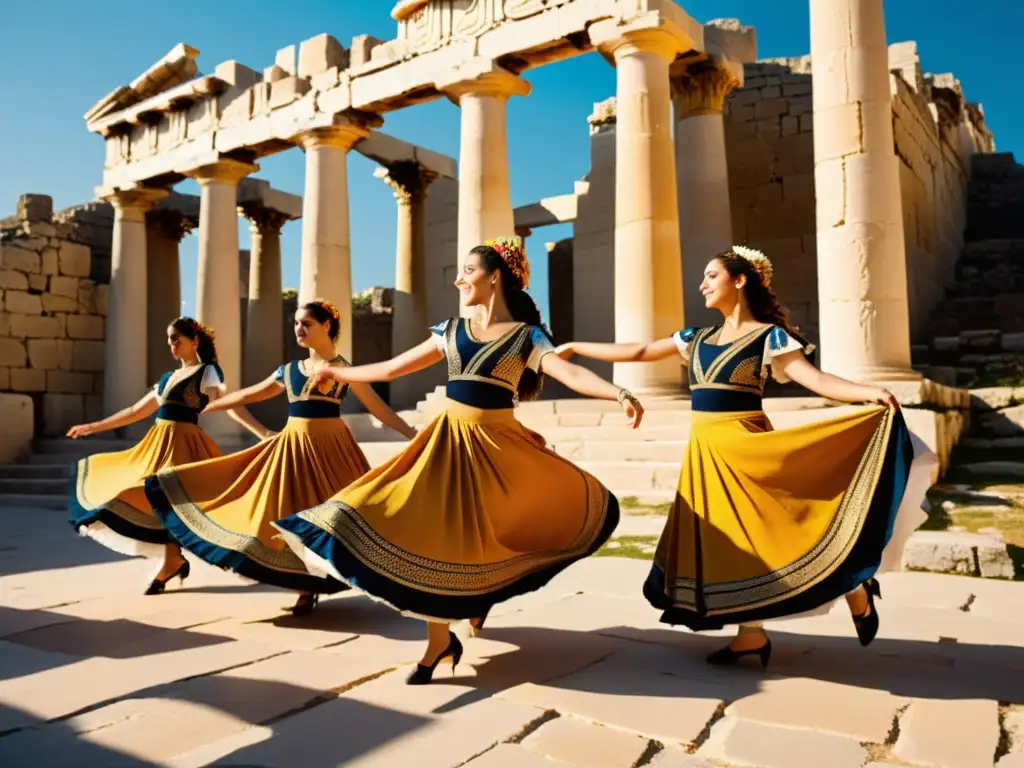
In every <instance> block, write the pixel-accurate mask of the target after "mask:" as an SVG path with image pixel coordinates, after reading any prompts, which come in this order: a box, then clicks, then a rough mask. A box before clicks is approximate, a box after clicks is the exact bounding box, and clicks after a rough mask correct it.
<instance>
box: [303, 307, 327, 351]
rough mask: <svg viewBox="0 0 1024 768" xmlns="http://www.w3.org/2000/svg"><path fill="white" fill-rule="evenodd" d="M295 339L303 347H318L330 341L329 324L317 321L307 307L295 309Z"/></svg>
mask: <svg viewBox="0 0 1024 768" xmlns="http://www.w3.org/2000/svg"><path fill="white" fill-rule="evenodd" d="M295 341H297V342H298V344H299V346H300V347H302V348H303V349H309V348H311V347H320V346H324V345H326V344H330V343H331V324H330V321H328V322H326V323H320V322H317V319H316V318H315V317H313V313H312V312H310V311H309V310H308V309H302V308H299V309H297V310H296V311H295Z"/></svg>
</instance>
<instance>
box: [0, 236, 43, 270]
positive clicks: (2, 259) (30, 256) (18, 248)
mask: <svg viewBox="0 0 1024 768" xmlns="http://www.w3.org/2000/svg"><path fill="white" fill-rule="evenodd" d="M42 266H43V265H42V259H40V258H39V254H38V253H36V252H35V251H33V250H30V249H28V248H26V247H24V243H23V242H22V241H15V242H8V243H0V269H3V270H9V269H16V270H18V271H19V272H28V273H33V274H38V273H39V272H40V270H41V269H42Z"/></svg>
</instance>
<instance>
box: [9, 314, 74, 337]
mask: <svg viewBox="0 0 1024 768" xmlns="http://www.w3.org/2000/svg"><path fill="white" fill-rule="evenodd" d="M9 317H10V323H11V326H10V335H11V336H14V337H16V338H19V339H59V338H61V337H62V336H64V324H63V323H62V322H61V318H59V317H43V316H41V315H15V314H10V315H9Z"/></svg>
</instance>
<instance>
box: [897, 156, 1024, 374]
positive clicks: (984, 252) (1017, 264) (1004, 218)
mask: <svg viewBox="0 0 1024 768" xmlns="http://www.w3.org/2000/svg"><path fill="white" fill-rule="evenodd" d="M965 240H966V242H965V244H964V249H963V252H962V255H961V258H960V260H959V262H958V263H957V265H956V281H955V283H954V284H953V285H952V286H951V287H950V288H949V289H948V291H947V292H946V297H945V299H943V300H942V301H941V302H939V304H938V305H937V306H936V307H935V309H934V310H933V311H932V314H931V317H930V319H929V322H928V324H927V327H926V330H925V333H924V336H923V337H922V338H921V339H920V340H919V341H918V343H916V344H915V345H914V347H913V359H914V367H915V368H917V369H918V370H920V371H921V372H922V373H924V374H925V376H927V377H928V378H930V379H932V380H933V381H939V382H942V383H944V384H948V385H951V386H959V387H990V386H997V385H1006V384H1008V385H1011V386H1012V385H1013V384H1015V383H1018V382H1021V381H1022V380H1024V166H1021V165H1018V164H1017V163H1016V161H1015V160H1014V157H1013V155H1012V154H1009V153H1004V154H997V155H983V156H978V157H975V159H974V163H973V166H972V178H971V183H970V188H969V192H968V210H967V229H966V232H965Z"/></svg>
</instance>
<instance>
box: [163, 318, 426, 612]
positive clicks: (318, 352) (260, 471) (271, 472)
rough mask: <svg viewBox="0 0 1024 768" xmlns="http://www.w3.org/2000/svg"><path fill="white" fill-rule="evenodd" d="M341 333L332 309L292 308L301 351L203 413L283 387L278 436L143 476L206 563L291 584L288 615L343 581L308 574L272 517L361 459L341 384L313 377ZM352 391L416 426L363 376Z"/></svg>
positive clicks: (408, 430) (322, 492)
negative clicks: (284, 409)
mask: <svg viewBox="0 0 1024 768" xmlns="http://www.w3.org/2000/svg"><path fill="white" fill-rule="evenodd" d="M340 332H341V317H340V315H339V314H338V310H337V309H335V307H334V306H333V305H332V304H330V303H329V302H326V301H322V300H319V301H313V302H310V303H308V304H305V305H303V306H302V307H300V308H299V309H298V311H297V312H296V313H295V338H296V340H297V341H298V343H299V346H300V347H304V348H306V349H308V350H309V358H308V359H306V360H297V361H292V362H289V363H286V364H285V365H282V366H280V367H279V368H278V369H277V371H276V372H275V373H274V374H273V375H271V376H269V377H268V378H267V379H265V380H264V381H262V382H260V383H259V384H256V385H254V386H252V387H248V388H246V389H242V390H239V391H238V392H234V393H232V394H230V395H226V396H225V397H223V398H221V399H220V400H218V401H216V402H214V403H212V404H211V405H210V406H208V407H207V409H206V412H207V413H209V412H211V411H222V410H225V409H228V408H240V407H241V406H244V405H246V404H247V403H257V402H261V401H263V400H268V399H270V398H272V397H276V396H278V395H280V394H282V393H287V395H288V423H287V424H286V425H285V427H284V429H283V430H281V432H280V433H279V434H276V435H274V433H272V432H268V431H267V430H265V429H264V430H263V432H264V437H265V438H267V439H265V440H264V442H262V443H260V444H259V445H256V446H253V447H252V448H249V449H248V450H245V451H240V452H238V453H234V454H231V455H230V456H224V457H221V458H218V459H212V460H210V461H204V462H202V463H199V464H192V465H190V466H188V467H180V468H177V469H170V470H168V471H165V472H160V473H159V474H157V475H156V476H155V477H151V478H149V479H148V480H147V481H146V495H147V496H148V497H149V500H150V502H151V503H152V505H153V507H154V509H155V510H156V512H157V514H158V515H159V516H160V519H161V520H162V521H163V523H164V525H165V526H166V527H167V529H168V530H169V531H170V533H171V535H172V536H173V537H174V538H175V539H176V540H177V541H178V542H179V543H180V544H181V545H182V546H184V547H185V548H186V549H188V550H189V551H190V552H192V553H194V554H196V555H198V556H199V557H201V558H203V559H204V560H206V561H207V562H208V563H211V564H213V565H216V566H219V567H221V568H225V569H229V570H232V571H235V572H236V573H238V574H239V575H241V576H244V577H246V578H249V579H253V580H256V581H261V582H263V583H265V584H273V585H275V586H279V587H284V588H285V589H294V590H297V591H299V592H300V593H301V594H300V595H299V598H298V601H297V602H296V603H295V605H294V606H293V607H292V609H291V610H292V611H293V612H294V613H296V614H304V613H308V612H309V611H311V610H313V608H314V607H315V606H316V603H317V594H318V593H331V592H338V591H341V590H342V589H345V586H344V585H343V584H340V583H339V582H337V581H336V580H333V579H325V578H320V577H317V576H312V575H310V574H309V573H308V572H307V570H306V568H305V566H304V565H303V564H302V561H301V560H300V559H299V558H298V557H296V556H295V555H294V554H292V552H291V550H289V549H288V547H287V546H285V544H284V543H283V542H282V541H280V540H275V538H274V537H275V535H276V533H277V531H275V530H274V529H273V528H272V527H271V523H273V522H274V521H276V520H280V519H281V518H282V517H286V516H288V515H291V514H292V513H294V512H298V511H299V510H302V509H306V508H308V507H311V506H314V505H316V504H319V503H320V502H322V501H326V500H327V499H329V498H330V497H331V496H332V495H334V494H335V493H337V492H338V491H340V490H341V489H342V488H344V487H345V486H346V485H348V484H349V483H351V482H352V481H353V480H355V479H356V478H358V477H359V476H360V475H362V474H364V473H365V472H366V471H367V470H369V468H370V466H369V464H368V463H367V461H366V457H365V456H364V455H363V452H362V451H361V450H360V448H359V445H358V444H357V443H356V441H355V439H354V438H353V437H352V433H351V432H350V431H349V429H348V426H347V425H346V424H345V422H344V421H343V420H342V419H341V401H342V398H344V397H345V394H346V392H347V391H348V389H349V387H348V386H347V385H339V384H336V383H334V382H325V383H322V384H314V383H313V382H312V378H313V377H314V376H315V374H316V373H317V371H320V370H323V369H325V368H343V367H345V366H347V365H348V363H346V362H345V360H343V359H342V358H341V356H339V355H337V354H336V353H335V343H336V342H337V339H338V334H339V333H340ZM352 390H353V392H354V393H355V395H356V397H358V398H359V399H360V400H361V401H362V402H363V404H364V405H365V406H366V407H367V408H368V409H369V411H370V413H372V414H373V415H374V416H376V417H377V418H378V419H380V420H381V421H382V422H383V423H384V424H386V425H387V426H389V427H392V428H393V429H395V430H397V431H398V432H400V433H402V434H403V435H405V436H406V437H413V436H415V434H416V431H415V430H414V429H413V428H412V427H410V426H409V425H408V424H406V423H405V422H404V421H403V420H402V419H400V418H399V417H398V416H397V415H396V414H395V412H394V411H392V410H391V409H390V408H389V407H388V406H387V404H386V403H384V401H383V400H381V399H380V398H379V397H378V396H377V395H376V393H375V392H374V391H373V389H372V388H371V387H370V386H369V385H368V384H356V385H353V386H352Z"/></svg>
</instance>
